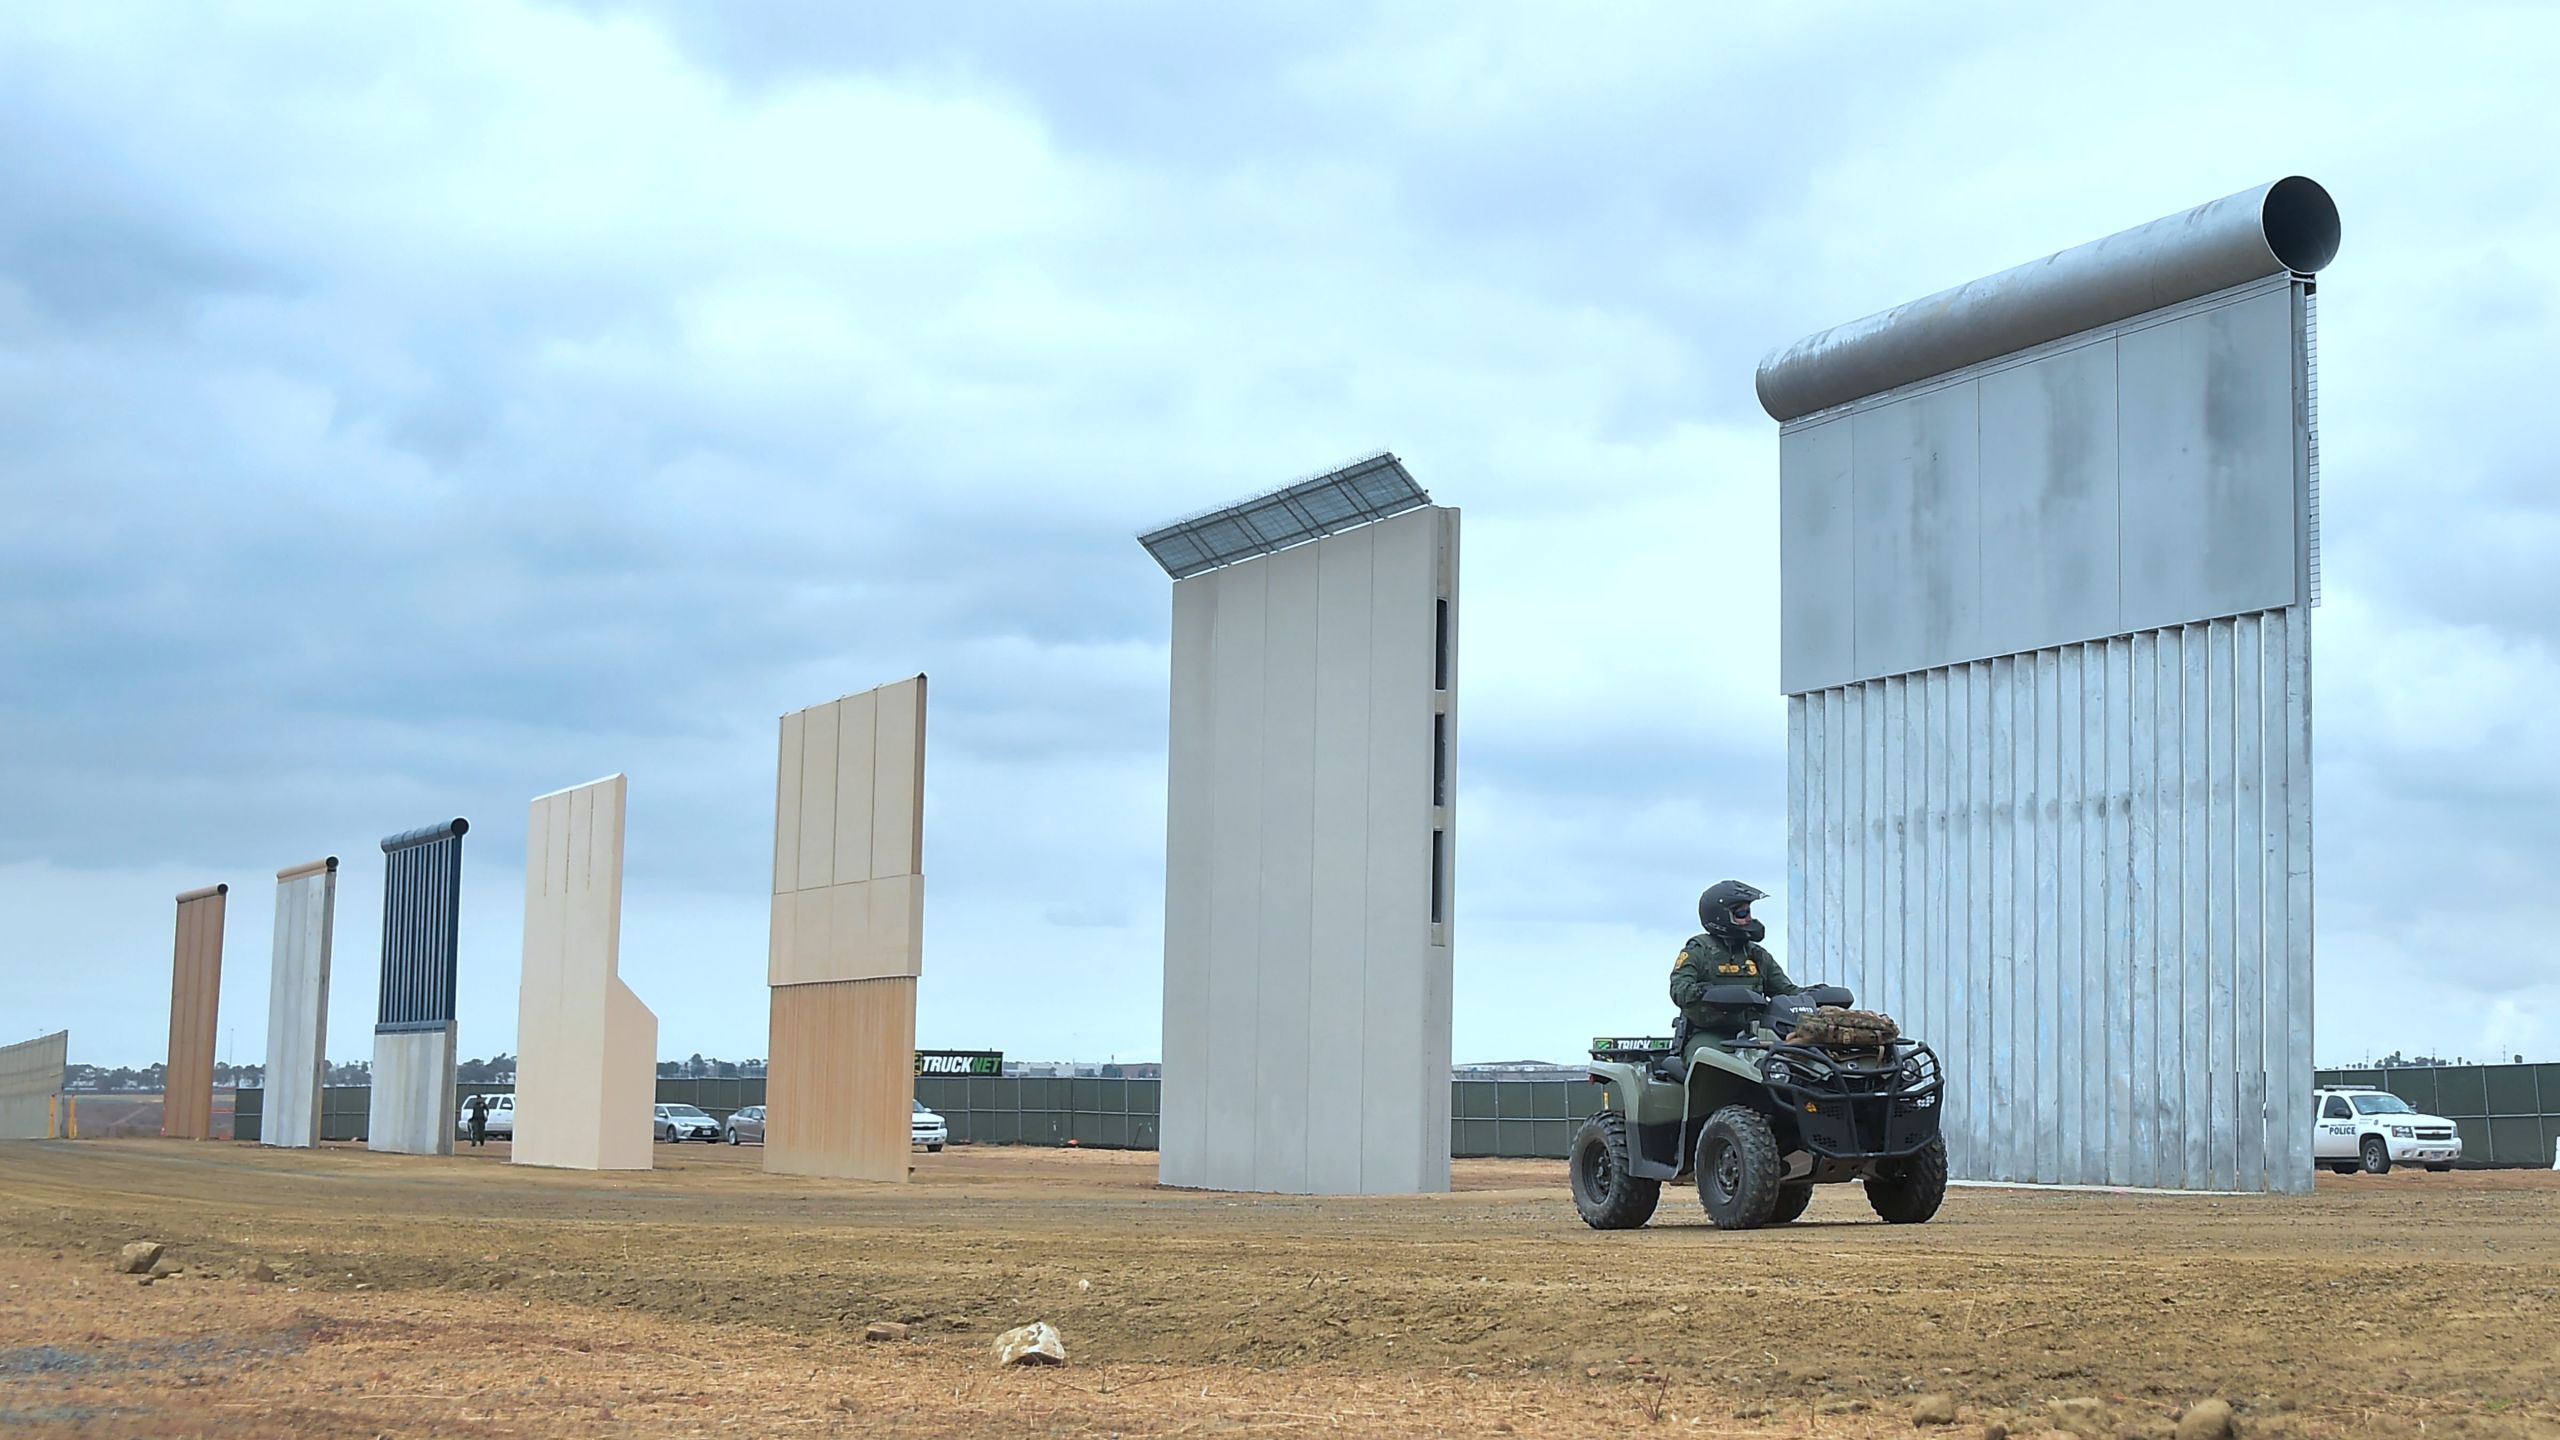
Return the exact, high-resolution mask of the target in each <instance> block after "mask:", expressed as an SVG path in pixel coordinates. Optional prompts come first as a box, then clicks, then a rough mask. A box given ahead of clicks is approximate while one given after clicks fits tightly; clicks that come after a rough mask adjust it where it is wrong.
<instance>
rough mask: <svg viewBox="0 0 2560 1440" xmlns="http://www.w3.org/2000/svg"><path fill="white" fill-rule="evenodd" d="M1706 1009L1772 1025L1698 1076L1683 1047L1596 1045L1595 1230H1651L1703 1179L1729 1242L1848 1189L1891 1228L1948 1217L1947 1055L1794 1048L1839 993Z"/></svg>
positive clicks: (1588, 1140)
mask: <svg viewBox="0 0 2560 1440" xmlns="http://www.w3.org/2000/svg"><path fill="white" fill-rule="evenodd" d="M1706 1000H1707V1003H1708V1004H1710V1005H1718V1006H1727V1007H1732V1008H1734V1009H1736V1010H1743V1009H1749V1010H1755V1011H1757V1012H1759V1018H1758V1019H1757V1020H1755V1021H1753V1022H1752V1023H1751V1025H1750V1026H1749V1028H1748V1029H1747V1030H1746V1031H1745V1032H1744V1033H1743V1034H1741V1035H1739V1036H1737V1037H1736V1038H1734V1039H1733V1040H1731V1041H1729V1042H1727V1043H1728V1044H1729V1045H1730V1047H1731V1048H1730V1049H1718V1048H1716V1047H1714V1046H1701V1047H1700V1048H1699V1049H1698V1051H1697V1054H1696V1056H1695V1057H1694V1058H1693V1059H1691V1060H1690V1061H1689V1062H1688V1063H1686V1064H1683V1063H1682V1062H1681V1059H1680V1047H1679V1045H1678V1043H1676V1041H1675V1040H1671V1039H1633V1040H1631V1039H1605V1038H1604V1039H1598V1040H1594V1041H1593V1042H1592V1045H1591V1070H1590V1073H1591V1079H1592V1080H1593V1082H1595V1083H1597V1084H1600V1085H1605V1086H1607V1087H1608V1088H1607V1090H1606V1091H1605V1092H1604V1096H1605V1098H1604V1099H1603V1101H1602V1105H1603V1108H1602V1109H1601V1111H1600V1112H1599V1113H1598V1114H1596V1115H1593V1116H1592V1117H1591V1118H1590V1119H1588V1120H1585V1121H1584V1122H1582V1128H1581V1130H1580V1131H1579V1132H1578V1133H1576V1134H1575V1136H1574V1137H1573V1149H1572V1152H1571V1156H1572V1159H1571V1164H1572V1176H1573V1207H1574V1209H1576V1210H1577V1211H1579V1212H1581V1215H1582V1218H1583V1220H1584V1221H1585V1222H1587V1223H1588V1224H1589V1225H1590V1226H1591V1227H1592V1228H1593V1229H1595V1230H1631V1229H1634V1228H1635V1227H1636V1226H1639V1225H1642V1224H1643V1223H1644V1222H1645V1221H1647V1220H1649V1219H1651V1218H1653V1211H1654V1207H1655V1206H1656V1205H1657V1204H1659V1203H1660V1201H1661V1198H1662V1184H1663V1182H1664V1181H1666V1180H1670V1181H1677V1180H1679V1179H1680V1178H1681V1177H1682V1176H1684V1175H1690V1174H1694V1175H1695V1176H1696V1177H1697V1183H1698V1199H1699V1201H1700V1202H1701V1203H1702V1204H1704V1205H1705V1206H1706V1211H1707V1218H1708V1219H1709V1220H1710V1221H1712V1222H1714V1224H1715V1225H1716V1226H1717V1227H1718V1228H1719V1229H1724V1230H1756V1229H1758V1228H1759V1227H1761V1226H1763V1225H1783V1224H1785V1223H1787V1222H1788V1221H1791V1220H1794V1219H1795V1218H1796V1217H1798V1216H1800V1215H1802V1214H1804V1210H1805V1206H1806V1205H1807V1204H1808V1203H1810V1202H1811V1200H1812V1199H1813V1187H1814V1186H1816V1185H1836V1184H1845V1183H1847V1182H1849V1181H1851V1180H1857V1181H1862V1182H1864V1184H1865V1185H1866V1188H1867V1203H1868V1204H1869V1205H1871V1206H1873V1207H1874V1208H1875V1212H1876V1214H1878V1215H1879V1216H1882V1217H1883V1218H1884V1219H1885V1220H1887V1221H1890V1222H1892V1223H1893V1224H1897V1225H1916V1224H1919V1223H1921V1222H1922V1221H1925V1220H1927V1219H1928V1218H1929V1217H1931V1216H1933V1215H1935V1214H1937V1213H1938V1205H1939V1203H1940V1202H1941V1201H1943V1200H1944V1199H1945V1198H1946V1193H1947V1147H1946V1141H1945V1139H1944V1138H1943V1137H1942V1136H1941V1135H1940V1134H1939V1131H1938V1112H1939V1100H1940V1098H1941V1096H1942V1095H1943V1093H1944V1091H1945V1088H1946V1087H1945V1082H1944V1079H1943V1077H1942V1075H1941V1072H1940V1070H1939V1068H1938V1056H1937V1052H1935V1051H1933V1050H1931V1049H1930V1048H1929V1047H1928V1046H1926V1045H1924V1044H1922V1043H1920V1042H1919V1041H1917V1040H1908V1039H1901V1038H1895V1039H1892V1040H1890V1041H1887V1042H1885V1043H1882V1044H1868V1045H1855V1046H1851V1045H1838V1044H1815V1043H1804V1042H1797V1041H1791V1040H1789V1039H1787V1038H1786V1037H1787V1036H1788V1035H1790V1034H1792V1033H1795V1032H1796V1031H1797V1029H1798V1027H1799V1025H1800V1024H1801V1022H1803V1021H1804V1020H1805V1019H1806V1018H1807V1015H1808V1014H1809V1012H1812V1011H1814V1010H1815V1009H1816V1008H1817V1007H1821V1006H1833V1007H1838V1008H1840V1009H1843V1010H1845V1009H1846V1008H1847V1007H1848V1006H1849V1004H1850V1001H1851V997H1850V994H1849V992H1848V991H1846V990H1844V989H1841V988H1840V987H1839V986H1836V985H1831V986H1821V987H1817V988H1815V989H1812V990H1808V991H1806V992H1804V993H1803V994H1799V995H1781V996H1776V997H1774V998H1772V997H1767V996H1763V995H1762V994H1760V992H1759V991H1758V990H1756V989H1753V988H1752V987H1750V986H1747V985H1720V986H1715V987H1713V988H1711V989H1709V990H1708V991H1707V995H1706Z"/></svg>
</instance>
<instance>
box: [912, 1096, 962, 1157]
mask: <svg viewBox="0 0 2560 1440" xmlns="http://www.w3.org/2000/svg"><path fill="white" fill-rule="evenodd" d="M914 1103H915V1107H916V1108H915V1110H914V1111H913V1112H912V1113H911V1114H910V1115H909V1116H908V1119H907V1143H908V1144H909V1146H911V1147H912V1146H916V1145H921V1146H923V1147H924V1148H926V1149H927V1150H931V1151H933V1152H934V1153H936V1154H940V1153H941V1151H942V1147H943V1146H945V1145H948V1144H950V1143H951V1127H950V1126H949V1125H948V1124H945V1123H944V1121H943V1119H942V1117H941V1116H939V1115H937V1114H935V1113H934V1112H932V1111H930V1110H927V1109H926V1108H924V1102H923V1101H921V1100H918V1101H916V1102H914Z"/></svg>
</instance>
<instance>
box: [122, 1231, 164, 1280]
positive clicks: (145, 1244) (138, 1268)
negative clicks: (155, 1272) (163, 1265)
mask: <svg viewBox="0 0 2560 1440" xmlns="http://www.w3.org/2000/svg"><path fill="white" fill-rule="evenodd" d="M168 1248H169V1247H168V1246H166V1245H163V1244H161V1243H160V1242H158V1241H156V1240H136V1241H134V1242H133V1243H132V1244H130V1245H127V1246H126V1247H124V1248H123V1249H122V1250H119V1251H117V1252H116V1273H117V1274H119V1275H141V1274H145V1273H147V1272H148V1271H149V1270H150V1269H151V1267H152V1266H154V1265H157V1264H159V1263H160V1256H161V1253H162V1252H164V1251H166V1250H167V1249H168Z"/></svg>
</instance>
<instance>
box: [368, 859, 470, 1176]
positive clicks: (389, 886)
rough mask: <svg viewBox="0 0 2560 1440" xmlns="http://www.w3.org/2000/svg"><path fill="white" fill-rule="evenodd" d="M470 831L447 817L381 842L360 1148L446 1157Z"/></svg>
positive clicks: (450, 1136) (451, 1111) (450, 1139)
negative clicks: (377, 986)
mask: <svg viewBox="0 0 2560 1440" xmlns="http://www.w3.org/2000/svg"><path fill="white" fill-rule="evenodd" d="M470 829H471V822H470V821H468V820H463V819H459V818H457V819H453V820H448V821H446V822H444V823H443V824H440V825H430V826H427V827H426V828H424V829H420V830H411V831H407V832H405V833H402V834H399V835H394V836H392V837H390V838H389V839H387V840H385V841H383V842H382V988H381V992H380V997H381V998H380V1002H379V1005H378V1008H377V1010H376V1012H375V1020H374V1026H373V1094H372V1114H371V1116H370V1117H369V1118H368V1120H367V1122H366V1130H365V1145H366V1147H367V1148H368V1149H373V1150H387V1151H391V1152H394V1153H397V1154H402V1155H450V1154H452V1153H453V1115H454V1109H453V1107H454V1091H453V1072H454V1053H453V1047H454V1025H453V1009H454V1005H453V1002H454V958H455V955H456V953H457V950H458V946H459V943H460V942H459V932H458V930H457V928H456V927H457V922H458V920H459V919H460V916H461V911H462V837H463V835H464V834H465V833H467V832H468V831H469V830H470Z"/></svg>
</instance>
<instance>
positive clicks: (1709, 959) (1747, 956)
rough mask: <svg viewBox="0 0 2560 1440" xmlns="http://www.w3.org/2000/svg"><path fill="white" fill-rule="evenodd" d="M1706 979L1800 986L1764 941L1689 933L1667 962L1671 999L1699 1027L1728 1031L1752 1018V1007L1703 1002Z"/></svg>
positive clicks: (1781, 990) (1790, 989)
mask: <svg viewBox="0 0 2560 1440" xmlns="http://www.w3.org/2000/svg"><path fill="white" fill-rule="evenodd" d="M1710 985H1749V986H1751V987H1753V988H1754V989H1756V990H1758V991H1759V992H1760V993H1761V994H1763V995H1794V994H1797V993H1799V992H1801V991H1802V990H1803V989H1804V987H1803V986H1801V985H1798V984H1797V983H1795V982H1794V981H1792V980H1790V979H1788V978H1787V972H1786V971H1785V970H1783V969H1780V968H1779V966H1778V958H1777V957H1776V956H1774V955H1772V954H1770V953H1769V952H1768V950H1767V948H1766V947H1764V946H1759V945H1752V944H1748V943H1743V942H1736V941H1727V940H1719V939H1717V938H1716V937H1715V936H1712V935H1692V936H1690V937H1689V943H1688V944H1686V945H1683V946H1681V947H1680V958H1679V959H1677V960H1674V961H1672V962H1671V1003H1672V1004H1674V1005H1677V1006H1679V1007H1680V1013H1681V1014H1682V1015H1683V1016H1685V1017H1687V1019H1688V1021H1689V1025H1690V1028H1691V1029H1693V1030H1695V1031H1697V1032H1698V1033H1700V1034H1704V1035H1731V1034H1733V1033H1734V1032H1736V1031H1738V1030H1740V1029H1741V1028H1742V1027H1743V1025H1744V1023H1745V1022H1747V1021H1748V1020H1750V1019H1751V1018H1752V1012H1750V1011H1748V1010H1730V1009H1722V1008H1719V1007H1717V1006H1713V1005H1709V1004H1707V1003H1706V993H1707V987H1708V986H1710Z"/></svg>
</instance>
